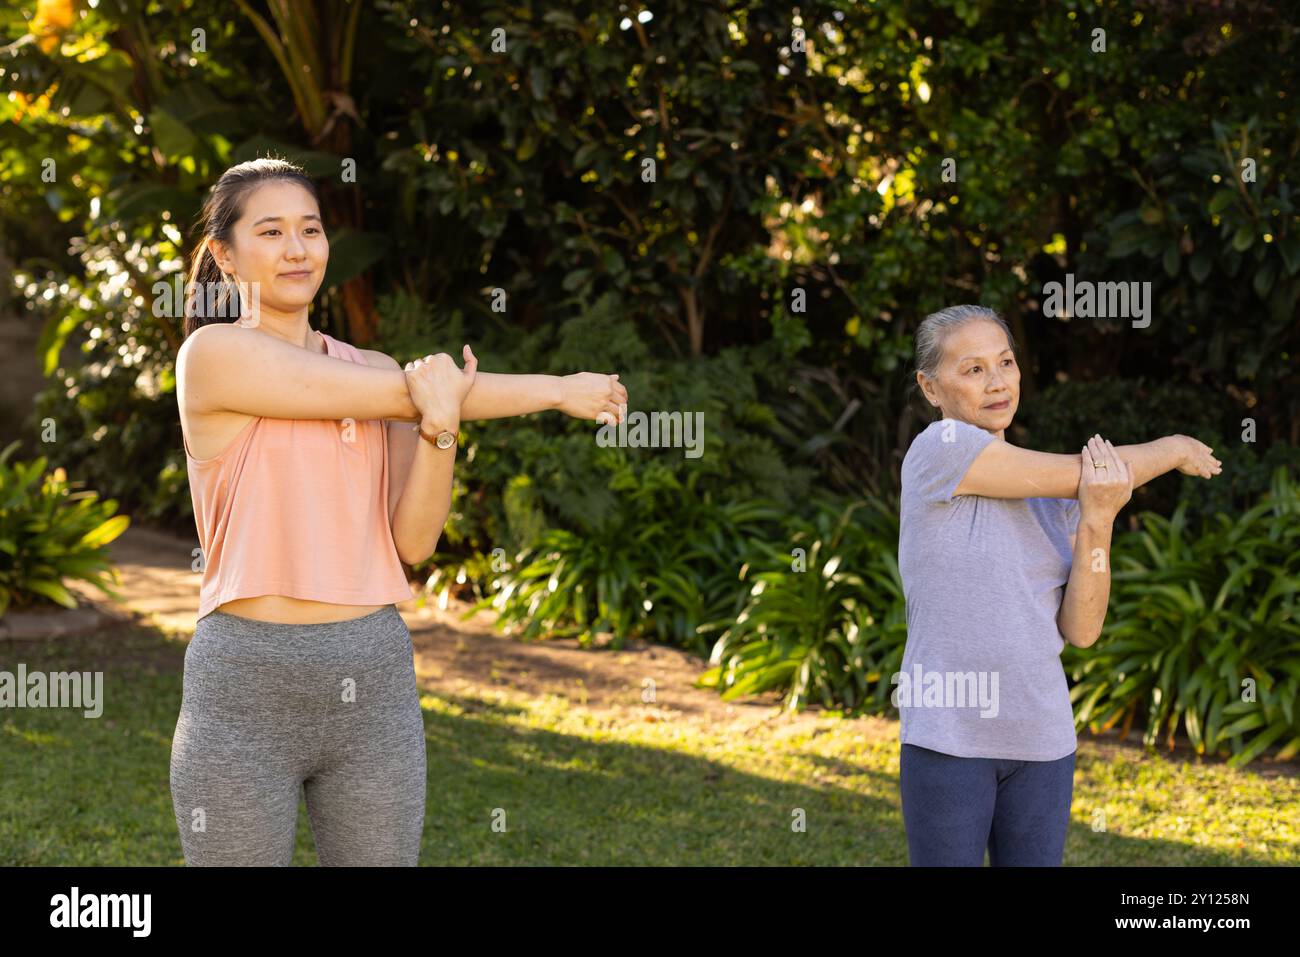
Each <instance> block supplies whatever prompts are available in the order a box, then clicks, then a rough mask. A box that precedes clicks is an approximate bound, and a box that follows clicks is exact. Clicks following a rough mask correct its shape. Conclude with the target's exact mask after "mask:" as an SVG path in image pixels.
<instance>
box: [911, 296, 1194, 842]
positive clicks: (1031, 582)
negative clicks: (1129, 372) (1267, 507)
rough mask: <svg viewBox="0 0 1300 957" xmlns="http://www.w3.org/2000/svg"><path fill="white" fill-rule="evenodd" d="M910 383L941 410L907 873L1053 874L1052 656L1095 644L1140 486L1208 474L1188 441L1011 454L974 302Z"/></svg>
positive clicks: (1057, 779) (1059, 756) (982, 320)
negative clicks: (1021, 869)
mask: <svg viewBox="0 0 1300 957" xmlns="http://www.w3.org/2000/svg"><path fill="white" fill-rule="evenodd" d="M916 353H917V373H916V379H917V385H918V387H919V389H920V390H921V392H922V394H923V395H924V396H925V398H926V400H927V401H928V402H929V403H930V404H931V405H932V406H934V407H935V408H936V409H937V410H938V412H939V414H940V415H941V418H940V419H939V420H938V421H935V422H932V423H931V424H930V425H929V426H928V427H927V428H926V429H925V430H924V431H923V432H921V434H920V435H918V436H917V437H916V439H915V440H914V441H913V442H912V445H911V447H910V448H909V449H908V450H907V455H906V457H905V458H904V459H903V469H902V503H901V517H900V534H899V545H898V563H899V570H900V572H901V574H902V579H903V587H904V592H905V595H906V602H907V645H906V648H905V649H904V653H903V664H902V671H901V672H900V673H899V674H898V675H895V676H894V681H895V683H897V684H898V688H896V689H895V691H894V703H895V704H896V705H897V706H898V708H899V713H900V718H901V721H900V732H899V740H900V756H899V784H900V791H901V795H902V804H903V821H904V825H905V827H906V830H907V843H908V853H909V857H910V860H911V863H912V864H913V865H958V866H961V865H965V866H975V867H978V866H981V865H982V864H983V863H984V851H985V848H987V849H988V854H989V863H990V864H991V865H992V866H995V867H997V866H1007V865H1037V866H1043V865H1054V866H1059V865H1060V864H1061V860H1062V855H1063V851H1064V846H1065V833H1066V826H1067V824H1068V823H1069V819H1070V802H1071V798H1072V794H1073V786H1074V755H1075V747H1076V738H1075V729H1074V714H1073V710H1072V708H1071V705H1070V696H1069V692H1068V689H1067V686H1066V681H1065V671H1064V669H1063V668H1062V666H1061V660H1060V654H1061V650H1062V649H1063V648H1064V647H1065V642H1067V641H1068V642H1069V643H1070V644H1072V645H1075V646H1077V647H1079V648H1087V647H1089V646H1090V645H1092V643H1093V642H1095V641H1096V640H1097V637H1098V635H1100V633H1101V627H1102V622H1103V621H1104V620H1105V617H1106V603H1107V600H1108V598H1109V594H1110V562H1109V553H1110V543H1111V527H1112V524H1113V522H1114V520H1115V516H1116V515H1117V514H1118V512H1119V510H1120V509H1121V508H1123V507H1124V505H1125V503H1126V502H1128V500H1129V497H1130V495H1131V494H1132V490H1133V488H1135V487H1137V486H1139V485H1142V484H1143V483H1145V482H1149V481H1151V479H1153V478H1155V477H1156V476H1158V475H1162V474H1164V473H1165V472H1167V471H1170V470H1171V469H1178V470H1179V471H1180V472H1182V473H1183V474H1185V475H1199V476H1201V477H1203V478H1209V477H1210V476H1212V475H1217V474H1218V473H1219V472H1220V462H1219V460H1218V459H1216V458H1215V457H1214V456H1213V455H1212V454H1211V453H1212V450H1211V449H1210V448H1209V447H1208V446H1206V445H1204V444H1202V443H1201V442H1198V441H1196V440H1195V439H1192V438H1190V437H1188V436H1185V435H1171V436H1165V437H1163V438H1160V439H1157V440H1155V441H1154V442H1147V443H1143V444H1141V445H1121V446H1118V447H1116V446H1113V445H1112V444H1111V443H1110V442H1109V441H1107V440H1105V439H1103V438H1102V437H1101V436H1100V435H1094V436H1093V437H1092V438H1090V439H1089V440H1088V444H1087V445H1085V446H1084V447H1083V448H1082V449H1080V451H1079V454H1077V455H1056V454H1051V453H1047V452H1033V451H1030V450H1028V449H1021V448H1017V447H1016V446H1014V445H1012V444H1010V443H1009V442H1007V441H1006V430H1007V427H1008V426H1009V425H1010V424H1011V420H1012V419H1013V418H1014V417H1015V414H1016V409H1017V407H1018V404H1019V401H1020V369H1019V366H1018V365H1017V364H1016V357H1015V346H1014V343H1013V340H1012V337H1011V332H1010V330H1009V329H1008V328H1007V325H1006V323H1005V322H1003V320H1002V319H1001V317H999V316H998V314H997V313H995V312H994V311H993V310H991V309H986V308H984V307H981V306H952V307H950V308H947V309H944V310H942V311H940V312H937V313H934V314H933V315H930V316H927V317H926V319H925V321H924V322H923V323H922V324H921V327H920V330H919V331H918V332H917V335H916Z"/></svg>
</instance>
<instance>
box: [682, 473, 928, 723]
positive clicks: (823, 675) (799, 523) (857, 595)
mask: <svg viewBox="0 0 1300 957" xmlns="http://www.w3.org/2000/svg"><path fill="white" fill-rule="evenodd" d="M787 531H788V535H787V537H786V539H785V542H783V543H782V544H780V545H778V544H776V543H775V540H766V541H763V540H753V541H751V546H752V548H753V551H752V553H751V557H750V559H749V561H748V562H747V563H746V565H745V567H744V569H743V571H742V573H741V578H742V580H745V581H749V582H752V583H753V584H752V585H751V587H750V588H749V590H748V598H747V600H746V601H745V604H744V607H743V609H741V610H740V611H739V613H738V614H734V615H732V616H730V617H729V618H727V619H723V620H717V621H713V622H710V623H708V624H706V625H705V626H703V627H702V628H701V632H703V633H711V632H721V634H720V636H719V637H718V639H717V641H716V643H715V644H714V646H713V651H712V654H711V656H710V661H711V662H712V663H713V664H714V667H713V668H712V669H710V670H709V671H707V672H706V673H705V674H704V675H703V676H702V677H701V678H700V682H699V684H700V686H701V687H712V688H717V689H719V690H721V691H722V696H723V698H724V699H732V698H735V697H738V696H741V695H749V694H755V693H758V692H762V691H767V690H770V689H774V688H779V689H781V690H783V691H784V692H785V707H786V708H787V710H796V709H798V708H800V707H802V706H803V705H804V704H806V703H809V702H816V703H820V704H822V705H824V706H826V707H837V706H843V707H844V708H846V709H848V710H849V711H851V712H863V713H879V712H883V711H885V710H887V709H888V708H890V707H891V703H890V700H889V699H890V694H891V693H892V690H893V686H892V682H891V681H890V678H891V676H892V675H893V674H894V673H895V672H897V671H898V669H899V667H900V666H901V664H902V660H903V647H904V645H905V643H906V640H907V613H906V605H905V603H904V597H903V585H902V580H901V578H900V576H899V572H898V562H897V559H896V552H897V548H898V509H897V507H896V505H895V504H894V503H893V502H892V501H890V500H880V499H870V500H866V501H858V502H852V503H846V502H844V501H842V500H837V499H832V498H825V497H823V498H822V499H820V500H819V501H818V503H817V506H816V510H815V512H814V514H813V515H812V516H811V518H809V519H798V520H795V521H793V522H791V523H790V524H789V525H788V526H787ZM795 549H802V552H799V553H795V551H794V550H795Z"/></svg>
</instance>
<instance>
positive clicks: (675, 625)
mask: <svg viewBox="0 0 1300 957" xmlns="http://www.w3.org/2000/svg"><path fill="white" fill-rule="evenodd" d="M699 478H700V473H691V474H690V475H689V476H688V478H687V481H686V484H685V485H682V484H680V483H679V482H678V481H677V479H676V478H675V477H674V476H673V474H672V473H671V472H670V471H668V470H667V469H665V468H662V467H655V466H651V467H648V468H646V469H643V470H634V469H632V468H631V467H630V466H626V465H625V466H624V468H623V469H622V471H621V472H620V473H619V474H618V475H617V476H616V477H615V479H614V480H613V481H612V482H611V483H610V488H611V489H612V490H613V491H615V492H617V493H621V495H622V496H623V505H624V507H622V508H620V509H617V510H614V511H613V512H611V513H610V516H609V519H608V520H607V521H606V522H603V523H601V524H599V525H597V526H595V527H594V528H592V529H591V530H590V531H588V532H587V533H584V534H582V535H577V534H574V533H573V532H571V531H569V530H568V529H566V528H550V529H548V530H546V531H545V532H543V533H542V534H541V536H540V538H539V539H538V541H537V542H536V544H535V545H533V546H531V547H529V548H526V549H524V550H523V551H522V552H521V553H520V554H519V555H518V556H517V558H516V560H515V563H514V565H505V566H504V567H502V571H501V574H499V575H498V576H497V577H496V578H494V579H493V580H492V581H491V582H490V587H489V589H488V591H487V594H486V595H485V596H484V597H483V598H482V599H481V600H480V601H479V602H478V603H477V604H476V606H475V607H474V608H473V609H471V611H470V612H469V613H468V614H473V612H474V611H477V610H478V609H479V608H484V607H488V606H491V607H492V608H494V609H495V610H496V611H497V612H498V615H499V617H498V625H499V626H501V627H506V628H512V629H514V628H516V627H518V628H519V629H520V632H519V633H520V634H521V635H522V637H524V638H536V637H539V636H545V635H558V636H574V637H577V638H578V639H579V640H580V641H581V642H582V643H584V644H589V643H592V642H593V641H594V640H595V636H596V635H597V634H598V633H600V632H608V633H610V634H611V635H612V644H613V646H614V647H616V648H619V647H622V645H623V643H624V641H625V640H627V639H628V638H630V637H641V636H648V635H653V636H654V637H655V638H656V639H657V640H659V641H663V642H668V643H671V644H676V645H679V646H683V647H686V648H688V649H690V650H692V651H695V652H697V653H699V654H703V653H704V651H705V650H706V648H705V647H704V645H703V640H702V639H701V638H700V637H699V636H698V635H697V631H696V630H697V626H699V625H700V624H701V623H703V622H704V621H706V620H709V619H710V618H713V617H716V616H718V615H722V614H726V613H727V612H732V613H734V612H735V610H736V608H737V606H738V602H739V598H740V597H741V595H742V591H741V586H740V584H739V577H738V576H739V571H740V569H741V567H742V565H743V563H744V560H745V555H746V553H747V549H748V547H749V545H748V542H749V540H750V539H751V538H753V537H756V536H762V535H770V534H772V533H773V531H774V530H775V529H776V528H777V527H778V525H779V523H780V520H781V518H782V516H783V514H784V513H783V512H782V510H781V509H780V508H779V507H777V506H776V505H775V504H773V503H770V502H762V501H727V502H717V501H715V500H714V499H713V498H712V497H711V496H707V495H703V494H701V493H700V490H699V489H698V488H697V485H698V481H697V480H698V479H699ZM479 567H480V568H481V565H480V566H479ZM458 571H459V570H458ZM435 585H436V582H435Z"/></svg>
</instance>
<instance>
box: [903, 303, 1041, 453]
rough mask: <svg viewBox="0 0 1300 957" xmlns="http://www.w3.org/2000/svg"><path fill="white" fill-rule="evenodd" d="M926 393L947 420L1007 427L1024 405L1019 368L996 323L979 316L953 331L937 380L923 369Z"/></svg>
mask: <svg viewBox="0 0 1300 957" xmlns="http://www.w3.org/2000/svg"><path fill="white" fill-rule="evenodd" d="M917 381H918V382H919V383H920V384H921V388H922V389H923V390H924V392H925V395H926V398H927V399H929V400H930V401H931V402H932V403H935V404H937V405H938V406H939V409H940V410H941V411H942V412H943V417H944V418H945V419H960V420H961V421H963V422H969V423H971V424H972V425H977V426H979V427H980V428H982V429H985V430H986V431H989V432H997V431H999V430H1001V429H1005V428H1006V427H1007V426H1008V425H1010V424H1011V420H1012V419H1013V418H1015V415H1016V407H1017V406H1018V405H1019V404H1020V367H1019V366H1018V365H1017V364H1016V359H1015V356H1014V355H1013V354H1012V352H1011V347H1010V344H1009V343H1008V342H1007V335H1006V333H1005V332H1003V331H1002V327H1001V326H999V325H998V324H997V323H994V322H988V321H987V320H974V321H972V322H967V323H965V324H964V325H962V326H959V327H958V328H957V329H956V330H955V331H953V332H951V333H949V335H948V338H947V340H946V342H945V343H944V356H943V361H942V362H941V363H940V364H939V374H938V376H937V377H936V378H935V379H926V378H925V377H924V376H923V375H921V374H920V373H918V374H917Z"/></svg>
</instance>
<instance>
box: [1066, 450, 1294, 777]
mask: <svg viewBox="0 0 1300 957" xmlns="http://www.w3.org/2000/svg"><path fill="white" fill-rule="evenodd" d="M1112 556H1113V557H1112V568H1113V573H1112V594H1111V610H1110V613H1109V614H1108V615H1107V619H1106V626H1105V628H1104V630H1103V632H1102V636H1101V638H1100V639H1098V641H1097V643H1096V644H1095V645H1094V646H1093V647H1091V648H1088V649H1078V648H1074V647H1073V646H1069V647H1067V648H1066V649H1065V652H1064V654H1063V656H1062V661H1063V663H1064V664H1065V667H1066V672H1067V674H1070V675H1072V682H1073V686H1072V688H1071V691H1070V696H1071V699H1072V700H1073V701H1074V702H1076V708H1075V720H1076V722H1077V723H1078V725H1079V726H1080V727H1084V726H1087V727H1089V728H1091V729H1092V730H1093V731H1094V732H1096V731H1102V730H1106V729H1109V728H1111V727H1114V726H1115V725H1117V724H1118V725H1120V731H1121V733H1122V734H1127V733H1128V731H1129V728H1130V726H1131V725H1132V724H1133V722H1134V721H1135V720H1136V719H1138V718H1142V719H1144V721H1145V731H1144V734H1143V742H1144V743H1146V744H1148V745H1153V744H1155V743H1156V742H1157V741H1159V740H1161V738H1162V737H1164V738H1167V739H1168V740H1170V741H1172V738H1173V735H1174V732H1175V731H1176V729H1177V727H1178V724H1179V722H1180V721H1181V722H1182V724H1183V727H1184V729H1185V730H1186V732H1187V737H1188V740H1189V741H1191V743H1192V745H1193V746H1194V747H1195V748H1196V751H1197V752H1198V753H1200V754H1205V753H1209V754H1217V755H1220V756H1227V755H1228V754H1229V753H1230V754H1231V758H1230V759H1229V764H1232V765H1241V764H1245V763H1247V762H1249V761H1251V760H1253V759H1254V758H1255V757H1257V756H1258V755H1259V754H1261V753H1262V752H1263V751H1264V749H1265V748H1267V747H1269V746H1270V745H1273V744H1275V743H1280V744H1281V750H1280V752H1279V753H1278V757H1279V758H1280V759H1286V758H1289V757H1291V756H1292V755H1294V754H1295V753H1296V752H1297V751H1300V720H1297V719H1298V718H1300V715H1298V714H1297V704H1298V701H1297V696H1298V692H1300V598H1298V596H1297V591H1300V486H1298V485H1297V484H1296V483H1295V481H1294V480H1293V479H1291V478H1290V477H1289V476H1288V475H1287V474H1286V472H1285V470H1283V469H1278V470H1277V471H1276V472H1275V473H1274V475H1273V483H1272V488H1271V489H1270V491H1269V493H1268V494H1267V495H1266V496H1264V498H1263V500H1261V501H1260V502H1259V503H1258V504H1257V505H1255V507H1253V508H1251V509H1250V510H1249V511H1247V512H1245V513H1244V514H1242V515H1240V516H1239V517H1237V518H1236V519H1235V520H1234V519H1230V518H1228V517H1227V516H1225V515H1217V516H1214V518H1213V519H1210V520H1207V521H1205V522H1204V524H1203V525H1202V527H1201V528H1200V531H1199V533H1192V532H1191V531H1190V530H1189V528H1188V526H1187V523H1186V508H1185V506H1183V505H1180V506H1179V507H1178V509H1177V510H1176V511H1175V512H1174V515H1173V517H1172V518H1164V517H1162V516H1160V515H1156V514H1152V513H1145V514H1143V515H1142V530H1141V531H1140V532H1137V533H1132V534H1125V535H1121V536H1119V537H1118V538H1117V539H1116V542H1115V547H1114V549H1113V551H1112ZM1247 681H1249V682H1250V684H1249V685H1247V684H1246V682H1247ZM1247 687H1250V688H1251V689H1252V690H1253V692H1254V694H1253V696H1252V695H1249V694H1246V693H1245V691H1244V689H1246V688H1247Z"/></svg>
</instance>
